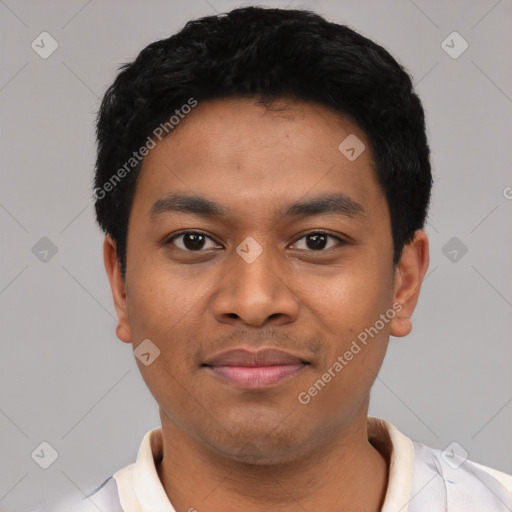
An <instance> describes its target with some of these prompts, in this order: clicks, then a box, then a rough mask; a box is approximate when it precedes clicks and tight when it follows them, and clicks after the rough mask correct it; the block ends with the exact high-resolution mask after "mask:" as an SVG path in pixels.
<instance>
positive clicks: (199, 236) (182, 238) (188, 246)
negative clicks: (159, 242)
mask: <svg viewBox="0 0 512 512" xmlns="http://www.w3.org/2000/svg"><path fill="white" fill-rule="evenodd" d="M167 244H173V245H175V246H176V247H178V248H179V249H182V250H184V251H200V250H202V249H214V248H218V247H219V246H218V245H217V244H216V243H215V242H214V241H213V240H212V239H211V238H210V237H209V236H206V235H205V234H203V233H199V232H196V231H190V232H186V233H181V234H179V235H176V236H174V237H172V238H171V239H170V240H169V241H168V242H167Z"/></svg>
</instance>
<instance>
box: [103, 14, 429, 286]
mask: <svg viewBox="0 0 512 512" xmlns="http://www.w3.org/2000/svg"><path fill="white" fill-rule="evenodd" d="M231 97H245V98H255V99H257V100H259V101H261V102H262V103H268V102H272V101H273V100H277V99H280V98H291V99H293V100H297V101H306V102H315V103H319V104H321V105H323V106H326V107H328V108H329V109H331V111H333V112H334V113H336V114H339V115H343V116H348V117H350V118H351V119H352V120H353V121H355V122H356V124H357V125H358V126H359V127H361V129H362V130H363V131H364V132H365V134H366V135H367V137H368V140H369V141H370V144H371V147H372V151H373V155H374V160H375V167H376V169H375V172H376V177H377V180H378V182H379V184H380V186H381V187H382V189H383V191H384V193H385V196H386V200H387V203H388V207H389V210H390V217H391V228H392V236H393V247H394V253H393V263H394V264H395V265H396V264H397V263H398V261H399V259H400V256H401V253H402V249H403V247H404V245H406V244H407V243H409V242H411V241H412V239H413V237H414V232H415V231H416V230H417V229H422V228H423V227H424V223H425V220H426V215H427V210H428V205H429V201H430V193H431V188H432V175H431V169H430V160H429V154H430V150H429V147H428V143H427V137H426V131H425V119H424V111H423V107H422V105H421V101H420V99H419V98H418V96H417V95H416V94H415V92H414V91H413V86H412V81H411V78H410V76H409V74H408V73H407V72H406V70H405V69H404V68H403V67H402V66H401V65H400V64H398V62H397V61H396V60H395V59H394V58H393V57H392V56H391V55H390V54H389V53H388V52H387V51H386V50H385V49H384V48H383V47H382V46H380V45H378V44H376V43H375V42H373V41H371V40H370V39H368V38H366V37H364V36H362V35H361V34H358V33H357V32H355V31H354V30H352V29H351V28H349V27H348V26H346V25H341V24H337V23H332V22H329V21H327V20H326V19H324V18H323V17H321V16H319V15H318V14H316V13H313V12H311V11H306V10H296V9H275V8H264V7H245V8H239V9H234V10H232V11H230V12H228V13H225V14H219V15H215V16H207V17H203V18H200V19H196V20H192V21H189V22H188V23H187V24H186V25H185V27H184V28H183V29H182V30H181V31H180V32H178V33H177V34H175V35H173V36H171V37H169V38H168V39H163V40H161V41H156V42H154V43H152V44H150V45H148V46H147V47H146V48H144V49H143V50H142V51H141V52H140V54H139V55H138V56H137V58H136V59H135V60H134V61H133V62H132V63H129V64H124V65H123V66H121V68H120V73H119V74H118V75H117V77H116V79H115V81H114V83H113V84H112V85H111V86H110V87H109V89H108V90H107V92H106V94H105V96H104V98H103V101H102V103H101V107H100V110H99V113H98V119H97V144H98V154H97V162H96V173H95V178H94V197H95V209H96V216H97V220H98V223H99V225H100V227H101V228H102V230H103V231H104V232H105V233H109V234H110V236H111V237H112V238H113V239H114V240H115V242H116V247H117V257H118V261H119V264H120V268H121V272H122V275H123V276H125V271H126V245H127V235H128V220H129V215H130V210H131V205H132V202H133V197H134V192H135V188H136V183H137V176H138V175H139V173H140V168H141V163H142V157H141V154H140V152H137V151H138V150H139V148H142V147H144V145H145V143H147V142H148V141H150V139H151V136H152V134H154V133H155V128H157V127H158V126H160V125H162V123H166V124H165V125H164V126H167V128H166V132H168V133H171V131H170V129H171V128H172V126H170V124H172V123H169V117H170V116H172V115H173V114H180V113H182V112H186V111H185V110H182V109H184V105H193V104H194V103H193V102H196V103H195V104H197V102H202V101H207V100H213V99H219V98H231ZM187 108H188V110H190V107H187ZM174 117H175V118H176V119H177V116H176V115H175V116H174ZM180 117H182V115H180ZM178 129H179V128H178ZM159 138H160V137H159ZM340 142H341V140H340ZM141 151H142V150H141ZM142 153H143V151H142ZM135 157H136V158H135ZM127 162H130V165H129V166H127ZM123 169H124V171H123Z"/></svg>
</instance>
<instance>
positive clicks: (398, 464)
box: [114, 416, 414, 512]
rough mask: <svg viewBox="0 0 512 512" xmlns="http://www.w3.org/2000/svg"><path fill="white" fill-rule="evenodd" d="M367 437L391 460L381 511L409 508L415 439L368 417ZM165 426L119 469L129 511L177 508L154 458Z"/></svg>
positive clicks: (152, 433)
mask: <svg viewBox="0 0 512 512" xmlns="http://www.w3.org/2000/svg"><path fill="white" fill-rule="evenodd" d="M368 440H369V442H370V443H371V444H372V445H373V446H374V447H375V448H376V449H377V450H379V451H380V452H381V453H382V454H383V455H384V457H385V459H386V460H388V461H389V479H388V487H387V490H386V497H385V500H384V504H383V506H382V509H381V512H407V509H408V503H409V500H410V495H411V484H412V474H413V468H414V448H413V444H412V441H411V440H410V439H409V438H408V437H406V436H404V435H403V434H402V433H401V432H400V431H399V430H398V429H397V428H396V427H395V426H394V425H392V424H391V423H389V422H388V421H386V420H383V419H380V418H374V417H371V416H370V417H368ZM162 448H163V442H162V429H161V427H159V428H155V429H153V430H150V431H149V432H147V433H146V435H145V436H144V438H143V439H142V443H141V445H140V448H139V453H138V455H137V460H136V462H135V463H134V464H130V465H129V466H127V467H125V468H123V469H121V470H120V471H117V472H116V473H115V474H114V478H115V479H116V482H117V486H118V490H119V499H120V501H121V505H122V507H123V510H127V511H129V512H175V510H174V508H173V506H172V505H171V503H170V502H169V499H168V498H167V495H166V493H165V490H164V488H163V486H162V483H161V481H160V478H159V476H158V472H157V470H156V465H155V461H157V462H158V461H159V460H161V458H162Z"/></svg>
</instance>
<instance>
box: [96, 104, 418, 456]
mask: <svg viewBox="0 0 512 512" xmlns="http://www.w3.org/2000/svg"><path fill="white" fill-rule="evenodd" d="M284 104H285V103H284V101H281V102H278V104H275V105H273V107H274V108H273V110H272V111H270V110H268V109H266V108H265V107H263V106H260V105H258V104H256V103H255V102H254V101H253V100H249V99H229V100H225V99H224V100H216V101H210V102H205V103H203V104H201V103H200V104H199V105H198V106H197V107H196V108H195V109H194V111H193V112H192V113H190V114H189V115H188V117H187V118H186V119H184V120H183V121H181V123H180V125H179V126H178V127H177V128H176V129H175V131H174V132H173V133H172V134H171V135H170V136H168V137H167V138H165V139H163V140H162V141H161V142H159V143H158V144H157V145H156V147H155V148H154V149H152V150H151V151H150V152H149V154H148V155H147V156H146V158H145V160H144V164H143V167H142V171H141V174H140V176H139V181H138V184H137V188H136V192H135V197H134V202H133V206H132V210H131V214H130V220H129V230H128V241H127V271H126V281H125V282H124V283H123V282H122V280H121V279H120V277H119V268H118V267H117V265H116V264H115V263H113V261H114V259H113V258H111V257H110V258H109V261H110V262H111V263H112V264H111V265H110V267H109V265H108V264H107V269H109V277H110V279H111V283H112V286H113V289H114V297H115V302H116V308H117V311H118V315H119V322H120V323H119V327H118V336H119V337H120V338H121V339H122V340H123V341H125V342H129V343H132V344H133V348H134V349H135V348H136V347H137V346H138V345H139V344H140V343H141V342H143V340H147V339H149V340H151V343H152V344H153V345H154V346H156V347H158V349H159V351H160V354H159V356H158V357H157V358H156V359H154V361H153V362H151V364H149V365H145V364H143V363H142V362H141V361H139V360H137V363H138V365H139V368H140V371H141V373H142V376H143V378H144V380H145V382H146V384H147V386H148V387H149V389H150V391H151V393H152V394H153V396H154V397H155V399H156V400H157V402H158V404H159V406H160V411H161V416H162V421H163V422H169V424H171V423H172V424H173V425H174V426H176V427H177V428H179V429H180V430H181V431H182V432H183V433H185V434H186V435H187V436H189V437H190V438H193V439H194V440H195V442H198V443H201V444H202V445H203V446H205V447H209V448H211V449H212V450H214V451H215V452H216V453H218V454H222V455H223V456H225V457H232V458H233V459H237V460H244V461H253V462H255V461H256V462H277V461H285V460H292V459H293V457H298V456H300V455H301V454H302V455H303V454H304V452H305V451H307V450H314V449H316V448H317V447H318V446H320V445H322V444H325V443H326V442H329V440H330V439H333V438H334V437H335V436H336V435H337V433H340V432H342V431H344V430H346V429H348V428H349V427H350V425H351V423H352V421H353V418H354V417H356V416H357V415H358V414H364V415H365V417H366V408H367V404H368V397H369V392H370V388H371V386H372V383H373V381H374V379H375V377H376V374H377V373H378V371H379V368H380V366H381V364H382V361H383V358H384V355H385V352H386V347H387V342H388V337H389V334H390V332H391V333H392V334H396V335H402V334H401V332H400V327H399V323H400V321H401V320H400V318H401V317H402V316H404V315H405V314H406V311H405V309H407V307H408V306H406V305H405V302H406V301H404V306H405V309H404V306H402V309H403V311H402V312H401V313H400V314H399V313H398V311H397V307H395V308H394V307H393V303H394V302H395V301H396V299H397V296H398V295H399V293H400V287H401V286H402V288H403V287H404V283H406V282H408V281H407V279H405V280H404V279H403V276H402V278H400V276H399V270H395V269H394V268H393V261H392V258H393V243H392V236H391V223H390V216H389V210H388V206H387V203H386V199H385V196H384V193H383V191H382V190H381V188H380V187H379V185H378V183H377V180H376V175H375V171H374V164H373V159H372V153H371V148H370V144H369V141H368V139H367V137H366V136H365V134H364V133H363V132H362V131H361V129H359V128H358V126H357V125H355V124H354V123H353V122H351V121H350V120H349V119H346V118H339V117H337V116H336V115H335V114H334V113H332V112H331V111H329V110H328V109H325V108H323V107H321V106H318V105H314V104H309V103H308V104H306V103H297V102H293V103H287V104H286V106H287V108H286V109H284V110H282V109H281V110H280V111H278V110H279V109H278V108H275V107H282V106H283V105H284ZM354 135H355V136H356V137H357V139H359V141H360V142H362V143H363V144H364V146H365V149H364V151H363V152H362V153H361V154H360V155H359V156H358V157H357V158H356V159H355V160H354V159H353V155H352V153H351V151H350V149H348V152H345V154H344V153H342V151H340V149H338V146H339V145H340V143H341V142H342V141H343V140H344V139H345V138H346V137H348V136H352V137H353V136H354ZM349 140H350V139H349ZM346 155H348V156H350V157H351V158H350V159H349V158H347V156H346ZM406 254H407V253H406ZM106 259H107V256H106ZM425 269H426V268H425ZM404 275H406V273H404ZM397 276H398V277H397ZM409 281H410V280H409ZM402 291H403V290H402ZM409 295H410V294H409ZM383 316H385V318H383ZM393 329H395V330H396V333H395V332H393ZM369 332H371V334H372V335H371V336H370V334H369ZM362 333H366V343H363V342H362V339H364V338H365V336H364V334H362ZM146 343H147V342H146ZM354 343H355V344H354ZM153 345H148V346H151V347H153ZM356 346H357V347H359V351H358V350H357V348H356ZM151 350H154V348H152V349H151ZM151 350H150V352H151ZM350 354H352V356H350ZM342 361H343V362H342ZM336 363H338V364H336ZM326 375H327V377H326ZM329 376H330V378H329ZM315 390H316V391H315Z"/></svg>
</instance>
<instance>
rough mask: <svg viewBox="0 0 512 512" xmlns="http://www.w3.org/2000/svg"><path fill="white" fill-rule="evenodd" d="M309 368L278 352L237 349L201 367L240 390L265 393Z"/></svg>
mask: <svg viewBox="0 0 512 512" xmlns="http://www.w3.org/2000/svg"><path fill="white" fill-rule="evenodd" d="M309 364H310V363H309V362H308V361H304V360H302V359H301V358H299V357H297V356H294V355H292V354H290V353H288V352H283V351H281V350H277V349H266V350H259V351H257V352H254V351H251V350H246V349H237V350H229V351H227V352H222V353H220V354H218V355H217V356H215V357H213V358H212V359H210V360H209V361H208V362H206V363H204V364H202V365H201V366H202V367H203V368H205V369H206V370H208V371H210V372H212V373H213V374H214V375H216V376H217V377H220V378H221V379H222V380H224V381H226V382H229V383H231V384H233V385H235V386H236V387H240V388H244V389H265V388H269V387H272V386H275V385H277V384H280V383H282V382H284V381H286V380H289V379H290V378H292V377H294V376H295V375H297V374H298V373H300V372H301V371H302V370H303V369H304V368H305V367H306V366H308V365H309Z"/></svg>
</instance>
